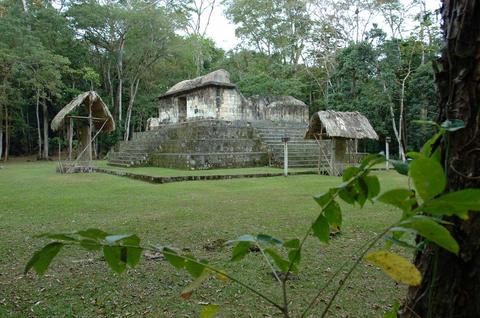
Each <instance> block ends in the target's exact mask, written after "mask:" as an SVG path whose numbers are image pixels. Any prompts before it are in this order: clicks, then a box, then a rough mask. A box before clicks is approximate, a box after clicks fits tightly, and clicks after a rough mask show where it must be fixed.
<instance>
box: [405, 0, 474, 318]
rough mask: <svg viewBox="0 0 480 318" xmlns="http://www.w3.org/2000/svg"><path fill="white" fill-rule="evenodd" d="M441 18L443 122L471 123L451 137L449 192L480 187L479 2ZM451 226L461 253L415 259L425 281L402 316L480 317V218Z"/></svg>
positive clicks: (455, 6) (446, 9)
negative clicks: (443, 39)
mask: <svg viewBox="0 0 480 318" xmlns="http://www.w3.org/2000/svg"><path fill="white" fill-rule="evenodd" d="M442 16H443V31H444V37H445V41H446V43H445V48H444V50H443V52H442V57H441V59H440V64H441V68H439V69H440V70H439V71H438V72H437V76H436V78H437V85H438V92H439V98H440V99H439V110H440V116H439V121H444V120H446V119H461V120H463V121H464V122H465V124H466V127H465V128H464V129H461V130H459V131H457V132H454V133H453V134H452V135H451V136H450V141H449V150H448V152H446V154H448V157H447V158H446V159H447V160H446V163H447V164H446V166H447V167H448V169H447V173H448V189H447V191H450V190H457V189H463V188H480V111H479V108H480V106H479V105H480V104H479V103H480V85H479V80H480V41H479V40H478V39H480V24H479V22H478V21H479V19H480V2H479V1H476V0H444V1H443V8H442ZM444 157H446V156H445V155H444ZM449 221H451V222H453V225H452V226H451V228H450V231H451V233H452V234H453V235H454V237H455V238H456V239H457V241H458V242H459V244H460V253H459V255H458V256H456V255H454V254H452V253H449V252H447V251H445V250H441V249H438V248H437V247H435V246H433V245H428V246H427V247H426V248H425V249H424V250H423V251H422V252H421V253H419V254H418V255H417V256H416V258H415V263H416V265H417V266H418V268H419V269H420V271H421V272H422V274H423V281H422V284H421V285H420V286H418V287H412V288H410V289H409V292H408V295H407V299H406V301H405V306H404V309H403V311H404V313H403V314H402V317H418V316H421V317H424V318H428V317H455V318H467V317H468V318H470V317H480V235H479V233H480V213H470V218H469V219H468V220H467V221H461V220H459V219H456V218H455V219H450V220H449ZM413 311H414V312H416V314H414V313H413Z"/></svg>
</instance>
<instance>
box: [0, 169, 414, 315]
mask: <svg viewBox="0 0 480 318" xmlns="http://www.w3.org/2000/svg"><path fill="white" fill-rule="evenodd" d="M137 169H147V168H137ZM378 174H379V176H380V178H381V182H382V188H383V190H385V189H389V188H392V187H398V186H401V185H405V184H406V179H405V178H404V177H402V176H400V175H397V174H395V173H393V172H378ZM339 182H340V179H339V178H335V177H326V176H318V175H305V176H294V177H289V178H284V177H273V178H256V179H235V180H220V181H204V182H179V183H171V184H163V185H152V184H149V183H145V182H140V181H135V180H131V179H127V178H120V177H116V176H111V175H106V174H69V175H61V174H57V173H55V164H54V163H13V164H7V165H5V166H4V168H3V169H1V170H0V202H1V208H0V234H1V240H0V251H2V253H1V254H2V257H1V258H0V317H4V316H6V317H9V316H13V317H26V316H32V317H78V316H80V317H124V316H132V317H141V316H145V317H192V316H195V313H196V312H198V310H199V307H200V306H199V303H200V302H211V303H217V304H220V305H221V306H222V310H221V312H220V317H263V316H264V315H268V314H272V313H275V311H274V310H273V309H272V308H271V307H269V306H268V304H266V303H265V302H263V301H260V300H258V299H256V298H255V297H253V296H252V294H251V293H249V292H248V291H246V290H245V289H244V288H241V287H239V286H237V285H235V284H233V283H231V282H230V283H223V282H219V281H217V280H214V279H211V280H209V281H208V282H207V283H206V284H205V285H204V288H202V289H201V290H199V291H196V292H195V293H194V294H193V296H192V298H191V299H190V300H188V301H185V300H182V299H181V298H180V296H179V294H180V292H181V291H182V289H183V288H184V287H185V286H186V285H187V284H188V282H189V281H190V278H189V276H188V275H187V274H185V273H183V272H176V271H175V270H173V269H172V267H171V266H170V265H168V264H166V263H165V262H164V261H154V260H147V259H142V261H141V263H140V264H139V266H138V267H137V268H135V269H134V270H128V272H127V273H125V274H123V275H120V276H119V275H116V274H113V273H112V272H111V271H109V270H108V269H107V268H106V265H105V263H104V261H103V260H102V258H101V257H100V256H99V255H98V254H95V253H87V252H84V251H80V250H72V249H69V250H65V251H62V252H61V256H60V257H59V258H58V259H56V260H55V261H54V263H53V264H52V266H51V268H50V269H49V271H48V272H47V274H46V275H45V276H43V277H38V276H36V275H34V274H28V275H27V276H23V275H22V270H23V268H24V266H25V264H26V262H27V261H28V259H29V257H30V256H31V255H32V253H33V252H34V251H35V250H36V249H38V248H39V247H40V246H41V245H42V244H44V243H45V242H46V241H44V240H41V239H36V238H33V235H35V234H38V233H42V232H63V231H76V230H80V229H86V228H91V227H95V228H102V229H105V230H107V231H110V232H113V233H125V232H128V233H138V234H139V235H140V236H141V237H142V239H143V240H144V242H145V243H154V244H170V245H173V246H176V247H179V248H183V249H186V250H190V251H191V252H193V253H194V254H195V255H196V256H199V257H205V258H208V259H209V260H210V262H211V263H213V264H216V265H218V266H221V267H224V268H225V269H226V270H227V271H228V272H229V273H231V274H233V275H236V276H237V277H239V278H240V279H241V280H243V281H244V282H246V283H248V284H250V285H252V286H255V287H256V288H259V289H260V290H262V291H263V292H265V293H266V294H268V295H271V297H273V298H275V299H278V300H279V301H280V299H281V298H280V291H279V289H278V286H277V285H276V283H275V281H274V279H273V278H272V277H271V276H270V275H269V274H268V268H267V266H266V265H265V264H264V263H263V261H262V258H261V257H260V255H258V253H252V254H250V255H248V256H247V257H246V259H245V260H244V261H242V262H238V263H230V262H228V259H229V256H230V254H231V250H230V248H228V247H223V248H219V249H216V250H213V251H207V250H206V249H205V248H204V246H205V245H206V244H211V243H212V242H213V241H215V240H218V239H222V240H228V239H232V238H235V237H237V236H239V235H241V234H247V233H249V234H257V233H268V234H271V235H274V236H278V237H280V238H284V239H289V238H294V237H300V236H301V235H302V234H303V233H304V232H305V229H306V228H307V227H308V226H309V224H310V222H311V221H312V220H313V219H314V217H315V215H316V214H317V213H318V212H319V207H318V206H317V205H316V203H315V202H314V201H313V200H312V195H314V194H316V193H319V192H322V191H324V190H326V189H327V188H328V187H331V186H334V185H336V184H338V183H339ZM343 208H344V227H343V231H342V234H340V235H338V236H336V237H335V238H334V239H333V240H332V242H331V244H329V245H322V244H320V243H319V242H318V240H317V239H316V238H314V237H311V238H310V239H309V240H308V241H307V244H306V246H305V251H304V253H303V261H302V266H301V272H300V274H299V276H298V280H295V281H292V282H291V285H290V287H289V289H288V290H289V294H290V296H291V301H292V304H291V305H290V307H291V308H292V309H293V310H294V311H298V310H299V308H302V307H304V306H305V304H306V303H307V301H308V299H309V298H310V297H311V295H312V294H313V293H314V292H315V291H316V290H317V288H318V287H319V286H320V285H321V284H322V283H323V282H325V280H326V279H327V278H328V277H329V275H331V274H332V273H333V272H334V271H335V269H336V268H338V266H339V265H340V264H341V263H342V262H344V261H345V260H351V259H352V254H353V253H354V251H355V250H356V248H358V247H359V246H361V245H362V244H363V243H364V242H365V241H366V240H368V239H370V238H372V237H373V236H374V235H375V234H378V233H379V231H381V229H383V228H384V227H385V226H386V225H388V224H389V223H390V222H392V221H394V220H395V219H396V218H397V217H398V216H399V212H398V211H395V210H393V209H391V208H389V207H387V206H384V205H381V204H375V205H371V204H367V205H366V207H365V208H364V209H362V210H359V209H357V208H351V207H349V206H343ZM405 290H406V289H405V288H404V287H402V286H398V285H397V284H395V283H394V282H393V281H391V280H390V279H389V278H387V277H386V276H385V275H384V274H382V273H381V272H380V271H379V270H377V269H375V268H374V267H372V266H368V265H366V264H361V265H360V266H359V267H358V269H357V270H356V271H355V272H354V275H353V277H352V279H351V280H349V281H348V282H347V283H346V286H345V289H344V290H343V291H342V292H341V293H340V295H339V297H338V299H337V301H336V302H335V304H334V306H333V307H332V314H331V316H333V317H380V316H381V315H382V313H383V312H384V311H385V310H387V308H388V307H389V304H391V303H392V302H393V301H394V300H395V299H400V298H401V297H402V296H403V294H404V293H405ZM327 296H328V295H325V296H323V297H322V299H323V301H324V300H326V299H327ZM323 305H324V303H323V302H321V303H320V306H319V307H318V308H317V310H316V311H314V312H313V316H314V317H316V316H318V312H319V310H320V309H321V308H322V306H323ZM274 316H275V315H274Z"/></svg>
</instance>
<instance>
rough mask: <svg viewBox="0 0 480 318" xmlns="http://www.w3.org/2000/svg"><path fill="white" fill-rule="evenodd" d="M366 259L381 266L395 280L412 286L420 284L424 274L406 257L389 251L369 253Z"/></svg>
mask: <svg viewBox="0 0 480 318" xmlns="http://www.w3.org/2000/svg"><path fill="white" fill-rule="evenodd" d="M365 260H366V261H368V262H370V263H372V264H373V265H375V266H377V267H379V268H380V269H381V270H383V271H384V272H385V273H386V274H387V275H388V276H390V277H391V278H393V279H394V280H396V281H398V282H400V283H404V284H407V285H411V286H417V285H420V283H421V282H422V275H421V274H420V272H419V271H418V269H417V268H416V267H415V266H414V265H413V264H412V263H410V262H409V261H408V260H407V259H406V258H404V257H402V256H400V255H397V254H395V253H391V252H387V251H377V252H372V253H369V254H367V256H365Z"/></svg>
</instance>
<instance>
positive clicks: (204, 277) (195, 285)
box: [181, 270, 210, 299]
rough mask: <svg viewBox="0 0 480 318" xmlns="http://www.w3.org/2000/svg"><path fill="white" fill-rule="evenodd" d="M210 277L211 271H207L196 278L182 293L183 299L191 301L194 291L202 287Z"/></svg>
mask: <svg viewBox="0 0 480 318" xmlns="http://www.w3.org/2000/svg"><path fill="white" fill-rule="evenodd" d="M208 277H210V271H208V270H205V271H203V272H202V274H201V275H200V276H198V277H196V278H195V279H194V280H193V282H191V283H190V284H189V285H188V286H187V287H186V288H185V289H184V290H183V291H182V293H181V297H182V298H183V299H189V298H190V297H191V296H192V293H193V291H194V290H196V289H198V288H199V287H200V286H202V283H203V282H204V281H205V280H207V279H208Z"/></svg>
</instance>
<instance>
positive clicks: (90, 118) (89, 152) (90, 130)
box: [88, 98, 93, 161]
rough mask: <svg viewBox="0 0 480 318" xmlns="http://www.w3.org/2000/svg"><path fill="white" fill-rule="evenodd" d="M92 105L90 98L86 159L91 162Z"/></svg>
mask: <svg viewBox="0 0 480 318" xmlns="http://www.w3.org/2000/svg"><path fill="white" fill-rule="evenodd" d="M92 104H93V101H92V99H91V98H89V102H88V159H89V160H90V161H92V130H93V129H92V128H93V127H92V126H93V120H92Z"/></svg>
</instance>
